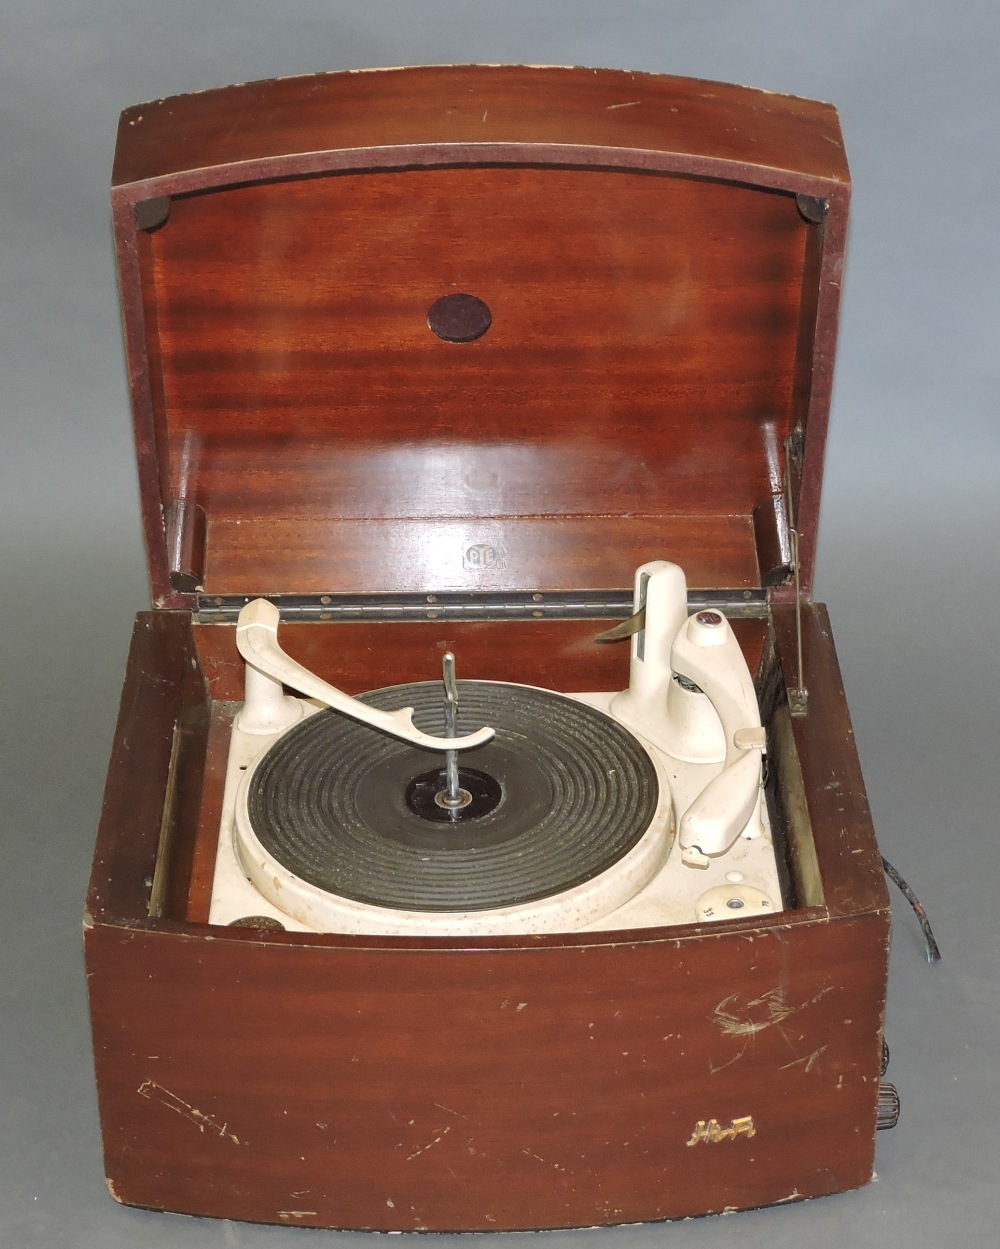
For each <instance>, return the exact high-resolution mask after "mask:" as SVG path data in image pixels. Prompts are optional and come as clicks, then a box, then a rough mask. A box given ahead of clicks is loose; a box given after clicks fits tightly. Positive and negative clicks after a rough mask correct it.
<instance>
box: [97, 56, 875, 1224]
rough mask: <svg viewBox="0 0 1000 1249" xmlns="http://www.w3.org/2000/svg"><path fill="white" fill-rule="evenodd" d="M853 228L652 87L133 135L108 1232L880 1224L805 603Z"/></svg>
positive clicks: (334, 83)
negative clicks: (132, 569) (128, 629)
mask: <svg viewBox="0 0 1000 1249" xmlns="http://www.w3.org/2000/svg"><path fill="white" fill-rule="evenodd" d="M848 195H849V181H848V173H847V168H846V164H845V162H844V158H843V151H842V146H841V140H840V133H839V128H838V126H837V121H836V114H835V113H834V111H833V110H832V109H831V108H830V107H829V106H827V105H822V104H816V103H813V102H810V101H803V100H795V99H791V98H788V97H781V96H775V95H769V94H765V93H762V92H757V91H752V90H749V89H746V88H738V87H729V86H724V85H720V84H707V83H700V82H695V81H692V80H685V79H672V78H661V77H656V76H650V75H642V74H627V73H618V72H610V71H590V70H582V69H529V68H517V67H473V68H436V69H412V70H393V71H379V72H374V73H361V74H331V75H319V76H316V77H312V78H302V79H287V80H281V81H275V82H266V83H256V84H249V85H243V86H238V87H231V88H226V89H223V90H219V91H211V92H205V93H202V94H199V95H192V96H181V97H176V98H174V99H167V100H160V101H157V102H154V103H151V104H148V105H143V106H139V107H138V108H135V109H131V110H128V111H127V112H126V113H125V114H123V117H122V122H121V127H120V131H119V143H118V150H117V155H116V163H115V175H114V193H113V202H114V212H115V229H116V238H117V246H118V257H119V264H120V271H121V287H122V299H123V306H124V319H125V332H126V344H127V350H128V359H129V369H130V376H131V383H132V399H133V409H134V416H135V427H136V442H137V451H138V461H139V473H140V483H141V488H142V498H143V513H144V523H145V526H146V539H147V548H148V553H149V563H150V576H151V582H152V587H153V598H154V608H153V610H152V611H151V612H146V613H142V614H141V615H140V616H139V617H138V619H137V621H136V628H135V633H134V637H133V644H132V651H131V654H130V657H129V664H128V670H127V673H126V680H125V690H124V693H123V698H122V708H121V714H120V719H119V726H118V731H117V735H116V739H115V746H114V753H113V757H112V761H111V767H110V771H109V778H108V786H107V791H106V798H105V806H104V813H103V817H102V823H101V830H100V834H99V838H98V845H97V851H96V855H95V861H94V871H93V876H92V880H91V887H90V893H89V897H88V907H87V917H86V923H85V929H86V947H87V963H88V977H89V985H90V995H91V1010H92V1020H93V1032H94V1052H95V1063H96V1072H97V1084H98V1094H99V1101H100V1109H101V1121H102V1130H103V1134H104V1150H105V1163H106V1168H107V1175H108V1184H109V1187H110V1189H111V1192H112V1194H113V1195H114V1196H115V1197H116V1198H117V1199H118V1200H120V1201H123V1202H127V1203H130V1204H134V1205H142V1206H149V1207H152V1208H156V1209H162V1210H173V1211H182V1212H186V1213H192V1214H202V1215H213V1216H217V1217H222V1218H231V1219H245V1220H253V1221H259V1222H271V1223H287V1224H297V1225H305V1226H318V1227H335V1228H345V1229H351V1228H354V1229H362V1228H371V1229H381V1230H473V1229H494V1230H501V1229H518V1228H521V1229H528V1228H534V1229H540V1228H556V1227H573V1226H591V1225H597V1224H615V1223H627V1222H636V1221H645V1220H652V1219H666V1218H678V1217H684V1216H688V1215H693V1214H703V1213H709V1212H713V1211H723V1210H736V1209H742V1208H747V1207H753V1206H760V1205H767V1204H775V1203H781V1202H787V1201H796V1200H800V1199H804V1198H808V1197H814V1196H819V1195H821V1194H825V1193H832V1192H837V1191H842V1190H844V1189H848V1188H852V1187H857V1186H859V1185H862V1184H865V1183H867V1182H868V1181H869V1180H870V1179H871V1177H872V1173H873V1171H872V1168H873V1156H874V1138H875V1129H876V1125H877V1120H878V1116H879V1113H880V1109H879V1099H880V1073H881V1058H882V1019H883V1010H884V1002H885V978H886V968H887V953H888V938H889V905H888V898H887V896H886V890H885V882H884V878H883V874H882V867H881V859H880V856H879V852H878V847H877V845H876V842H875V838H874V833H873V830H872V827H871V821H870V817H869V813H868V808H867V803H866V799H865V793H864V785H863V781H862V778H861V773H860V769H859V765H858V761H857V756H856V753H855V749H854V743H853V737H852V734H851V729H850V719H849V715H848V711H847V707H846V703H845V700H844V694H843V689H842V686H841V682H840V677H839V672H838V668H837V662H836V656H835V652H834V647H833V641H832V637H831V633H830V628H829V623H828V619H827V616H826V612H825V610H824V609H823V608H822V607H821V606H819V605H817V604H815V603H813V602H812V600H811V598H810V589H811V581H812V568H813V556H814V551H815V538H816V520H817V516H818V509H819V496H820V487H821V479H822V461H823V451H824V444H825V435H826V422H827V416H828V411H829V401H830V386H831V373H832V365H833V355H834V346H835V337H836V321H837V306H838V298H839V290H840V280H841V275H842V267H843V248H844V235H845V229H846V214H847V203H848ZM882 1088H883V1101H884V1100H885V1094H884V1090H885V1088H886V1086H882ZM883 1114H884V1107H883Z"/></svg>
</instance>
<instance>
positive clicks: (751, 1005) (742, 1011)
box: [712, 985, 833, 1037]
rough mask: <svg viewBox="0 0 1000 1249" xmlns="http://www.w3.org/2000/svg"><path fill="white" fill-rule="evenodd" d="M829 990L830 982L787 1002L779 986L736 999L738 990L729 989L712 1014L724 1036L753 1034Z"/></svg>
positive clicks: (773, 1024) (802, 1007) (817, 998)
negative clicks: (805, 997) (793, 1002)
mask: <svg viewBox="0 0 1000 1249" xmlns="http://www.w3.org/2000/svg"><path fill="white" fill-rule="evenodd" d="M832 990H833V985H826V986H825V987H824V988H822V989H820V991H819V992H818V993H816V994H814V995H813V996H812V997H811V998H809V999H808V1000H807V1001H805V1002H802V1003H801V1004H800V1005H798V1006H791V1005H790V1004H789V1003H788V1001H787V1000H786V998H785V991H784V989H782V988H780V987H779V988H777V989H769V990H768V992H767V993H764V994H762V995H761V996H760V997H757V998H751V999H749V1000H748V1001H744V1002H741V1001H740V995H739V994H738V993H731V994H730V995H729V996H728V997H724V998H723V999H722V1001H721V1002H720V1003H719V1004H718V1006H716V1008H715V1010H714V1011H713V1012H712V1014H713V1015H714V1016H715V1020H716V1023H717V1024H718V1026H719V1028H720V1030H721V1031H722V1033H723V1035H724V1036H744V1037H745V1036H754V1035H756V1033H758V1032H763V1031H764V1030H765V1029H766V1028H773V1027H776V1026H778V1025H780V1024H782V1023H784V1021H785V1020H786V1019H787V1018H788V1017H789V1015H794V1014H796V1012H798V1011H800V1010H805V1008H806V1007H807V1006H812V1005H813V1003H814V1002H818V1001H819V1000H820V998H821V997H825V996H826V994H827V993H830V992H832Z"/></svg>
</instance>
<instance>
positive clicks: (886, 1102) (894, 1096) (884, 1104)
mask: <svg viewBox="0 0 1000 1249" xmlns="http://www.w3.org/2000/svg"><path fill="white" fill-rule="evenodd" d="M898 1122H899V1094H898V1093H897V1092H896V1086H895V1084H888V1083H886V1082H884V1081H883V1083H881V1084H880V1085H879V1086H878V1109H877V1110H876V1112H875V1127H876V1128H877V1129H878V1130H879V1131H880V1132H883V1131H885V1130H886V1129H888V1128H894V1127H895V1126H896V1124H897V1123H898Z"/></svg>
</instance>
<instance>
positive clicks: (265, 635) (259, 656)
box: [236, 598, 493, 751]
mask: <svg viewBox="0 0 1000 1249" xmlns="http://www.w3.org/2000/svg"><path fill="white" fill-rule="evenodd" d="M279 620H280V613H279V611H278V609H277V607H275V606H274V604H273V603H269V602H268V601H267V599H263V598H258V599H254V600H253V602H251V603H247V605H246V607H244V608H243V610H242V611H241V612H240V617H239V622H238V623H237V626H236V645H237V647H238V649H239V652H240V654H241V655H242V656H243V658H244V659H245V660H246V661H247V664H248V665H249V666H250V668H251V669H252V670H253V671H255V672H258V673H262V674H263V675H264V676H266V677H270V678H271V680H272V681H276V682H278V683H279V684H280V685H287V686H289V687H290V688H292V689H294V690H298V692H299V693H300V694H304V695H305V696H306V697H307V698H315V699H316V700H317V701H318V702H321V703H323V704H324V706H327V707H331V708H333V710H334V711H340V712H343V714H344V715H347V716H350V717H351V718H352V719H353V720H358V721H360V722H361V723H362V724H368V725H370V726H371V727H372V728H375V729H381V730H382V731H383V732H384V733H389V734H391V735H392V736H393V737H398V738H399V739H400V740H401V741H404V742H409V743H410V744H411V745H413V746H423V747H425V748H427V749H430V750H444V751H453V750H468V749H469V748H470V747H472V746H481V745H483V743H484V742H488V741H489V740H490V738H491V737H492V736H493V729H491V728H488V727H484V728H481V729H477V730H476V732H475V733H468V734H466V735H465V736H464V737H434V736H432V735H431V734H430V733H424V732H422V731H421V730H420V729H418V728H417V727H416V725H415V724H414V723H413V708H412V707H401V708H400V709H399V710H398V711H380V710H379V709H378V708H377V707H369V706H368V705H367V704H366V703H362V702H359V701H358V700H357V699H356V698H352V697H351V696H350V694H345V693H344V691H343V690H339V689H337V687H336V686H334V685H330V684H329V683H328V682H326V681H324V680H323V679H322V678H321V677H318V676H316V675H315V673H312V672H310V671H309V669H308V668H304V667H303V666H302V665H301V664H300V663H298V662H297V661H296V660H294V659H292V657H291V656H290V655H286V654H285V652H284V651H283V650H282V649H281V647H280V646H279V645H278V622H279Z"/></svg>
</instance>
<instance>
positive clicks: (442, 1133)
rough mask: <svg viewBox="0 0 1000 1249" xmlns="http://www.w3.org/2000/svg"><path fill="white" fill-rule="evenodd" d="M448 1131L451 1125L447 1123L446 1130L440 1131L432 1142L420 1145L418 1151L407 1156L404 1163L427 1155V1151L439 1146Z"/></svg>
mask: <svg viewBox="0 0 1000 1249" xmlns="http://www.w3.org/2000/svg"><path fill="white" fill-rule="evenodd" d="M450 1131H451V1124H450V1123H449V1124H448V1126H447V1127H446V1128H442V1129H441V1131H440V1132H439V1133H438V1134H437V1136H435V1137H434V1139H433V1140H431V1141H428V1142H427V1144H426V1145H421V1147H420V1148H419V1149H415V1150H414V1151H413V1153H412V1154H407V1155H406V1161H407V1162H412V1161H413V1159H414V1158H419V1157H420V1155H421V1154H425V1153H427V1151H428V1149H433V1148H434V1146H435V1145H440V1144H441V1142H442V1141H443V1140H444V1138H445V1137H446V1136H447V1135H448V1133H449V1132H450Z"/></svg>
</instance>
